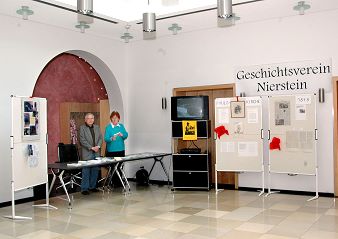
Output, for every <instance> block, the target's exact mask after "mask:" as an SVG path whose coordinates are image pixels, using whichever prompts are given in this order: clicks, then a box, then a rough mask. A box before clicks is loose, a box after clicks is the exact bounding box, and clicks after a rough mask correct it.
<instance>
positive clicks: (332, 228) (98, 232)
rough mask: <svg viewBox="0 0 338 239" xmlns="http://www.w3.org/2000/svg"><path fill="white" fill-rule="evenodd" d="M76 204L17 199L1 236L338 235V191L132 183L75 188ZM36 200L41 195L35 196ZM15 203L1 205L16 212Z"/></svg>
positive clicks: (323, 238) (1, 222)
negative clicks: (85, 190) (261, 193)
mask: <svg viewBox="0 0 338 239" xmlns="http://www.w3.org/2000/svg"><path fill="white" fill-rule="evenodd" d="M73 196H74V203H73V209H71V210H69V209H68V205H67V203H66V202H65V201H64V200H62V199H60V198H58V197H56V198H51V200H50V202H51V204H52V205H54V206H56V207H58V210H46V209H41V208H34V207H32V203H25V204H20V205H16V215H20V216H30V217H33V220H25V221H12V220H9V219H5V218H3V217H1V218H0V239H10V238H19V239H30V238H32V239H49V238H55V239H80V238H81V239H108V238H109V239H118V238H138V239H143V238H149V239H166V238H168V239H169V238H180V239H189V238H193V239H203V238H226V239H231V238H236V239H245V238H249V239H255V238H259V239H290V238H304V239H314V238H319V239H331V238H338V207H337V206H336V205H335V202H334V199H333V198H325V197H321V198H319V199H318V200H315V201H312V202H307V201H306V200H307V199H308V198H310V197H307V196H296V195H285V194H273V195H270V196H269V197H258V193H255V192H244V191H231V190H226V191H222V192H219V193H217V194H216V193H215V191H213V190H211V191H209V192H206V191H176V192H171V190H170V189H169V188H168V187H166V186H163V187H158V186H149V187H142V188H140V187H135V186H134V187H133V190H132V193H131V194H128V195H123V194H122V193H121V192H120V191H118V190H115V192H110V193H105V194H102V193H92V194H91V195H89V196H83V195H81V194H80V193H75V194H73ZM35 203H36V204H39V203H43V202H35ZM10 214H11V208H10V207H6V208H0V215H10Z"/></svg>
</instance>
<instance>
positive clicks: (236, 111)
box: [230, 101, 245, 118]
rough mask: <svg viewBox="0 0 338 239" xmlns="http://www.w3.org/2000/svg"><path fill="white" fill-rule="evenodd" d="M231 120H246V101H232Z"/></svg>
mask: <svg viewBox="0 0 338 239" xmlns="http://www.w3.org/2000/svg"><path fill="white" fill-rule="evenodd" d="M230 109H231V118H245V101H231V102H230Z"/></svg>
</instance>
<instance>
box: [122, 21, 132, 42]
mask: <svg viewBox="0 0 338 239" xmlns="http://www.w3.org/2000/svg"><path fill="white" fill-rule="evenodd" d="M125 28H126V32H125V33H123V35H122V36H121V39H123V40H124V42H125V43H128V42H129V40H130V39H133V38H134V37H133V36H132V35H130V33H129V32H128V30H129V28H130V25H128V24H127V25H126V26H125Z"/></svg>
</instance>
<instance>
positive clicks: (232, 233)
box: [218, 230, 262, 239]
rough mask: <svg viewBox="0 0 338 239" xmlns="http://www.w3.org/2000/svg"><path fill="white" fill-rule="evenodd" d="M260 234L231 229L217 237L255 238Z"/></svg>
mask: <svg viewBox="0 0 338 239" xmlns="http://www.w3.org/2000/svg"><path fill="white" fill-rule="evenodd" d="M260 236H262V234H260V233H255V232H245V231H237V230H232V231H230V232H228V233H227V234H225V235H223V236H220V237H218V239H256V238H259V237H260Z"/></svg>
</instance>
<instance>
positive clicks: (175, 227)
mask: <svg viewBox="0 0 338 239" xmlns="http://www.w3.org/2000/svg"><path fill="white" fill-rule="evenodd" d="M199 227H200V225H196V224H191V223H186V222H175V223H172V224H170V225H168V226H166V227H164V228H163V229H165V230H169V231H175V232H183V233H188V232H191V231H192V230H195V229H197V228H199Z"/></svg>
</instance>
